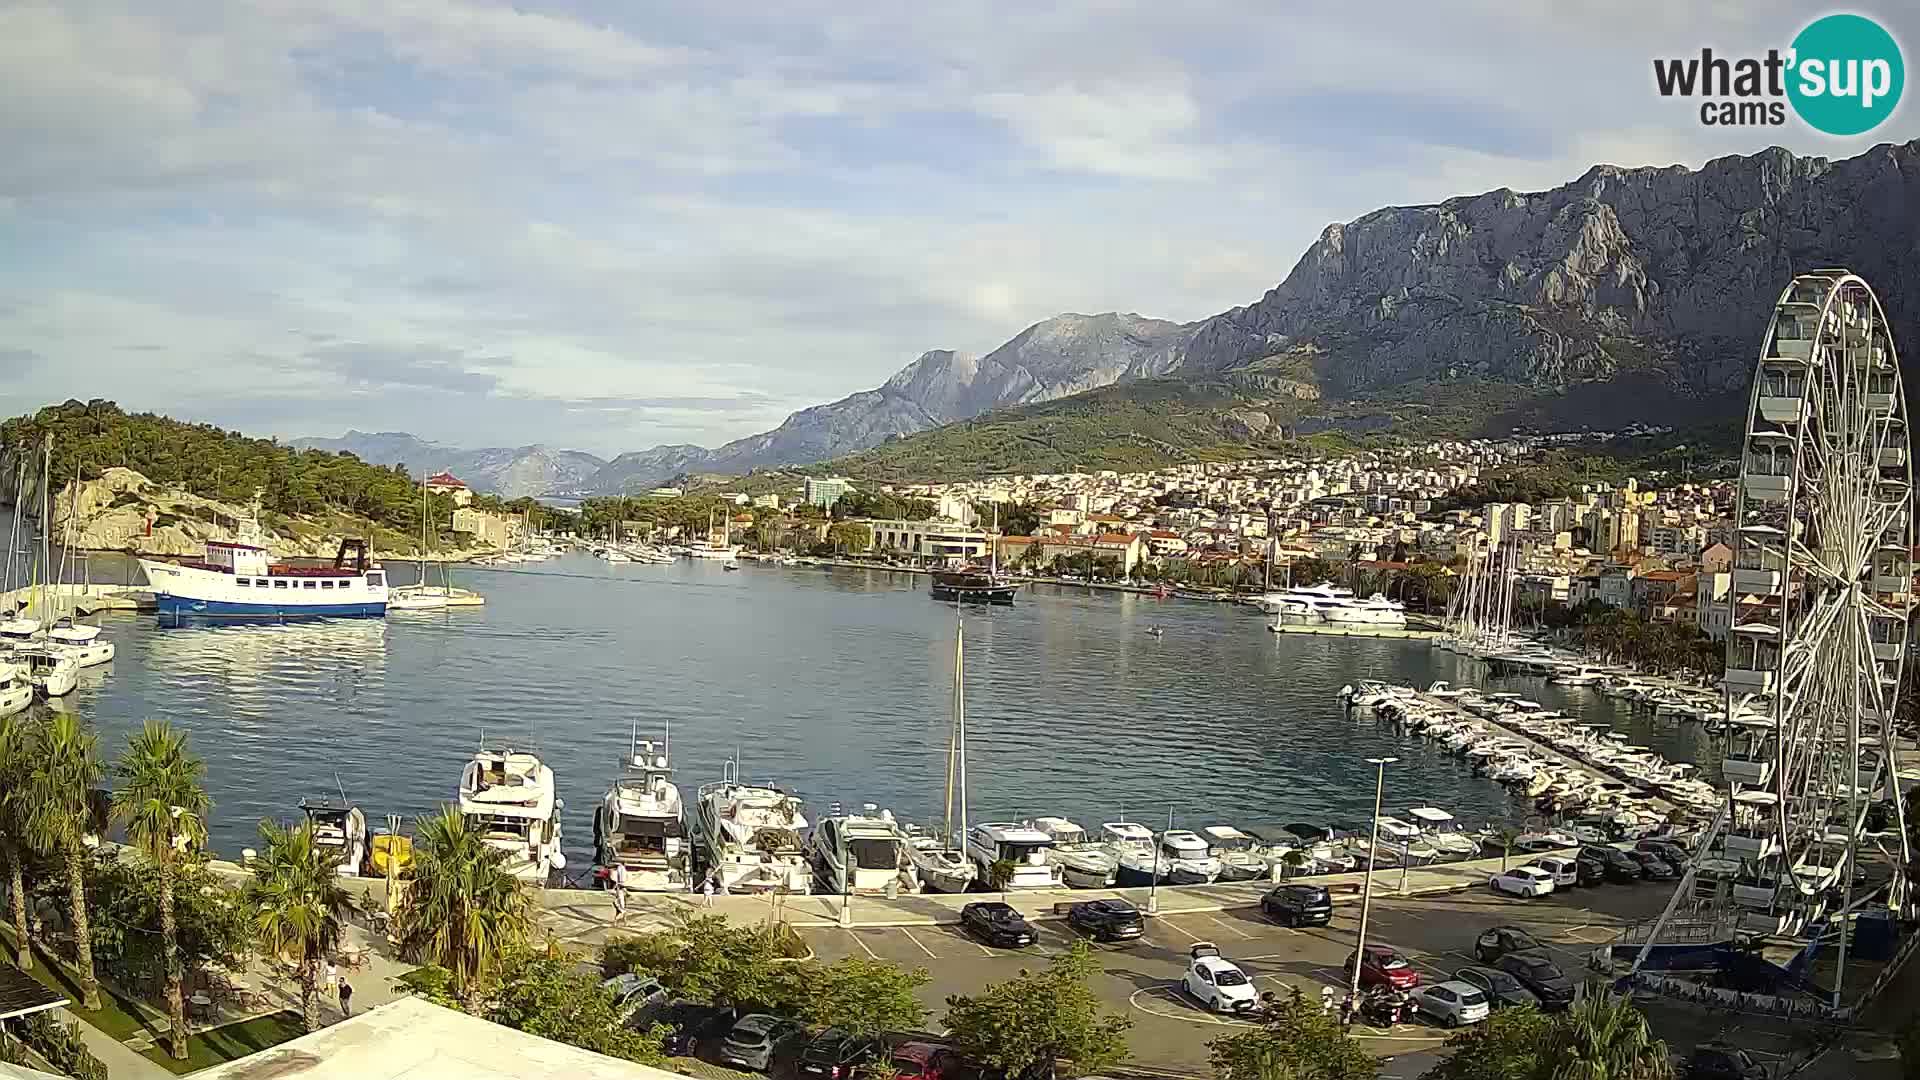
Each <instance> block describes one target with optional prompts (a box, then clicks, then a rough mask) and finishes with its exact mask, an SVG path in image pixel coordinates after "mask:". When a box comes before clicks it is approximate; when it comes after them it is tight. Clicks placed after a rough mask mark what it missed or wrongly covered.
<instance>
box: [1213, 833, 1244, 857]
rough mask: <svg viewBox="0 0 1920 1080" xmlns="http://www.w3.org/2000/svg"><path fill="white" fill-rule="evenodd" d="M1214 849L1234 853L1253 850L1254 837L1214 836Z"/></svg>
mask: <svg viewBox="0 0 1920 1080" xmlns="http://www.w3.org/2000/svg"><path fill="white" fill-rule="evenodd" d="M1213 846H1214V849H1215V850H1217V851H1220V852H1222V853H1234V852H1241V851H1252V850H1253V839H1252V838H1251V837H1247V836H1231V837H1218V836H1217V837H1214V839H1213Z"/></svg>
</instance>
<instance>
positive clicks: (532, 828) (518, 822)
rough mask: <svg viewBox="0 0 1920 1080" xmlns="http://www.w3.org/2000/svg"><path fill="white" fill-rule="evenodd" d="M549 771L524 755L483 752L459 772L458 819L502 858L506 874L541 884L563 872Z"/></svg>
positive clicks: (556, 806)
mask: <svg viewBox="0 0 1920 1080" xmlns="http://www.w3.org/2000/svg"><path fill="white" fill-rule="evenodd" d="M564 809H565V804H564V803H562V802H561V801H560V800H559V799H557V798H555V796H554V780H553V770H552V769H549V768H547V766H546V765H545V764H544V763H542V762H541V760H540V759H539V758H538V757H537V756H535V755H533V754H530V753H527V752H526V751H523V750H514V749H511V748H502V749H487V748H482V749H481V750H479V751H478V752H476V753H475V754H474V755H473V759H472V760H470V761H468V762H467V765H466V768H465V769H463V770H461V773H460V814H461V816H462V817H465V818H466V819H467V821H468V823H469V824H471V825H473V826H474V827H475V828H476V829H478V830H479V832H480V834H481V837H482V839H483V840H484V841H485V843H486V845H487V846H488V847H491V848H496V849H498V850H501V851H504V852H506V853H507V870H508V871H509V872H510V873H512V874H513V876H515V877H517V878H520V879H521V880H523V881H531V882H535V883H544V882H546V881H547V879H548V878H549V877H551V876H552V874H553V873H554V872H555V871H558V870H564V869H566V865H567V858H566V856H565V855H563V854H562V853H561V850H560V813H561V811H562V810H564Z"/></svg>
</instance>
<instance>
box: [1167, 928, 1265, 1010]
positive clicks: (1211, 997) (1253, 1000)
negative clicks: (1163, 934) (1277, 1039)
mask: <svg viewBox="0 0 1920 1080" xmlns="http://www.w3.org/2000/svg"><path fill="white" fill-rule="evenodd" d="M1187 957H1188V960H1187V977H1186V981H1185V986H1186V991H1187V993H1188V994H1190V995H1192V996H1193V999H1194V1000H1195V1001H1198V1002H1199V1003H1200V1004H1202V1005H1205V1006H1206V1007H1207V1009H1208V1011H1210V1012H1218V1013H1244V1012H1251V1011H1252V1010H1253V1008H1254V1006H1256V1005H1258V1004H1259V1003H1260V992H1259V991H1257V990H1255V989H1254V988H1253V980H1252V979H1249V978H1247V973H1246V972H1244V971H1241V970H1240V969H1239V967H1237V966H1236V965H1235V964H1234V963H1233V962H1232V961H1230V960H1228V959H1227V958H1225V957H1223V956H1221V955H1220V950H1219V949H1218V948H1217V947H1215V946H1214V944H1213V943H1212V942H1210V941H1202V942H1199V943H1197V944H1196V945H1194V947H1193V948H1191V949H1189V950H1187Z"/></svg>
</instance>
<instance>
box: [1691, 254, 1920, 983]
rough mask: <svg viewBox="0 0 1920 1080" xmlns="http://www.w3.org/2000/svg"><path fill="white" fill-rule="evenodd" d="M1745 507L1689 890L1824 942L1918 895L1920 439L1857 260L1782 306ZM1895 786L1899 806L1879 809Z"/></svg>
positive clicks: (1755, 921) (1740, 922)
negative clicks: (1913, 786) (1909, 673)
mask: <svg viewBox="0 0 1920 1080" xmlns="http://www.w3.org/2000/svg"><path fill="white" fill-rule="evenodd" d="M1735 521H1736V523H1737V530H1736V535H1735V543H1734V562H1733V567H1732V570H1731V581H1730V590H1729V591H1730V594H1731V595H1730V596H1729V599H1728V603H1729V604H1730V605H1731V608H1732V611H1731V620H1730V626H1729V631H1728V634H1727V670H1726V678H1725V686H1726V717H1727V721H1728V745H1727V756H1726V758H1725V760H1724V761H1723V762H1722V764H1721V772H1722V776H1723V779H1724V781H1725V784H1726V792H1727V802H1726V804H1725V806H1724V808H1723V810H1722V811H1721V813H1720V816H1719V817H1718V818H1717V819H1716V820H1715V823H1714V826H1713V827H1712V829H1711V831H1710V832H1709V834H1708V836H1707V837H1706V839H1705V840H1704V841H1703V842H1702V847H1701V856H1700V857H1699V858H1697V859H1696V860H1695V863H1694V866H1693V868H1692V871H1691V872H1690V873H1688V874H1687V875H1686V876H1685V877H1684V878H1683V880H1682V883H1681V890H1682V892H1684V893H1686V894H1687V895H1688V897H1689V898H1690V899H1692V900H1693V901H1694V902H1695V903H1702V904H1705V905H1707V906H1712V907H1715V908H1717V909H1718V910H1717V912H1716V915H1717V916H1718V917H1720V918H1722V919H1724V920H1725V921H1726V922H1728V923H1731V924H1732V926H1733V927H1734V928H1736V929H1739V930H1742V931H1746V932H1751V933H1757V934H1760V935H1763V936H1766V937H1769V938H1771V939H1774V940H1776V941H1779V940H1781V939H1787V941H1789V942H1791V941H1794V940H1798V941H1802V942H1808V941H1811V940H1813V939H1815V938H1819V937H1822V936H1824V935H1826V934H1827V933H1828V932H1829V931H1831V930H1833V929H1835V928H1840V929H1844V923H1845V920H1847V919H1848V918H1849V917H1850V916H1851V915H1854V914H1857V913H1859V912H1860V911H1864V910H1865V909H1867V908H1868V907H1870V906H1880V907H1882V908H1890V909H1892V910H1894V911H1904V910H1905V906H1906V905H1907V904H1908V903H1909V902H1910V900H1911V896H1910V893H1909V889H1910V883H1909V882H1908V881H1907V880H1906V878H1905V870H1906V867H1907V866H1908V860H1909V858H1910V852H1908V851H1907V845H1906V829H1905V823H1904V821H1903V820H1902V818H1901V816H1900V808H1899V803H1900V799H1899V794H1900V792H1899V784H1898V782H1897V780H1896V779H1895V771H1896V761H1897V759H1896V756H1895V751H1896V732H1895V728H1894V707H1895V704H1896V702H1897V699H1898V696H1899V692H1900V682H1901V667H1902V663H1903V661H1904V659H1905V655H1906V651H1907V635H1908V615H1909V613H1910V611H1911V610H1912V608H1913V604H1914V597H1913V595H1912V589H1913V586H1912V579H1913V566H1912V556H1911V552H1912V550H1913V543H1914V521H1913V470H1912V463H1911V447H1910V443H1909V439H1908V430H1907V415H1906V406H1905V402H1904V400H1903V398H1902V394H1901V385H1900V368H1899V364H1898V359H1897V357H1896V356H1895V353H1894V344H1893V339H1892V335H1891V333H1890V329H1889V326H1888V323H1887V319H1886V315H1885V314H1884V313H1883V312H1882V310H1881V307H1880V302H1879V299H1878V298H1877V297H1875V296H1874V294H1873V291H1872V290H1871V289H1870V288H1869V287H1868V286H1867V283H1866V282H1864V281H1862V280H1861V279H1860V278H1859V277H1857V276H1855V275H1854V274H1852V273H1849V272H1848V271H1846V270H1817V271H1814V272H1812V273H1806V274H1801V275H1799V276H1798V277H1796V278H1794V279H1793V282H1792V283H1791V284H1790V285H1788V286H1787V288H1786V290H1785V291H1783V292H1782V293H1781V294H1780V299H1779V301H1778V302H1777V303H1776V304H1775V306H1774V311H1773V315H1772V320H1771V323H1770V325H1769V326H1768V329H1767V333H1766V336H1765V341H1764V343H1763V345H1762V347H1761V350H1760V359H1759V363H1758V366H1757V368H1756V370H1755V372H1754V380H1753V392H1752V398H1751V401H1750V404H1749V409H1748V416H1747V426H1746V434H1745V445H1744V450H1743V456H1742V462H1741V471H1740V485H1739V497H1738V505H1737V510H1736V517H1735ZM1885 800H1891V801H1892V803H1893V809H1892V814H1891V821H1888V820H1885V819H1884V818H1885V810H1884V806H1883V807H1882V809H1881V810H1874V804H1875V803H1877V802H1884V801H1885ZM1716 845H1717V846H1716ZM1889 875H1890V877H1889ZM1703 898H1705V899H1703ZM1680 899H1681V896H1680V895H1679V894H1676V896H1675V901H1676V903H1677V902H1678V901H1679V900H1680ZM1675 906H1676V905H1674V904H1670V905H1669V906H1668V909H1667V913H1666V915H1665V916H1663V917H1662V925H1664V924H1665V922H1666V920H1667V919H1668V918H1670V917H1671V916H1672V915H1673V913H1674V910H1675ZM1849 937H1850V935H1849V934H1846V933H1844V932H1843V933H1840V934H1839V935H1838V945H1837V948H1838V950H1839V955H1840V965H1839V967H1840V969H1841V970H1842V971H1843V972H1844V968H1845V956H1846V950H1847V948H1848V938H1849ZM1839 983H1840V980H1839V977H1838V976H1836V978H1835V981H1834V991H1833V1003H1834V1004H1835V1005H1836V1006H1837V1005H1839V1003H1840V985H1839Z"/></svg>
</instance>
